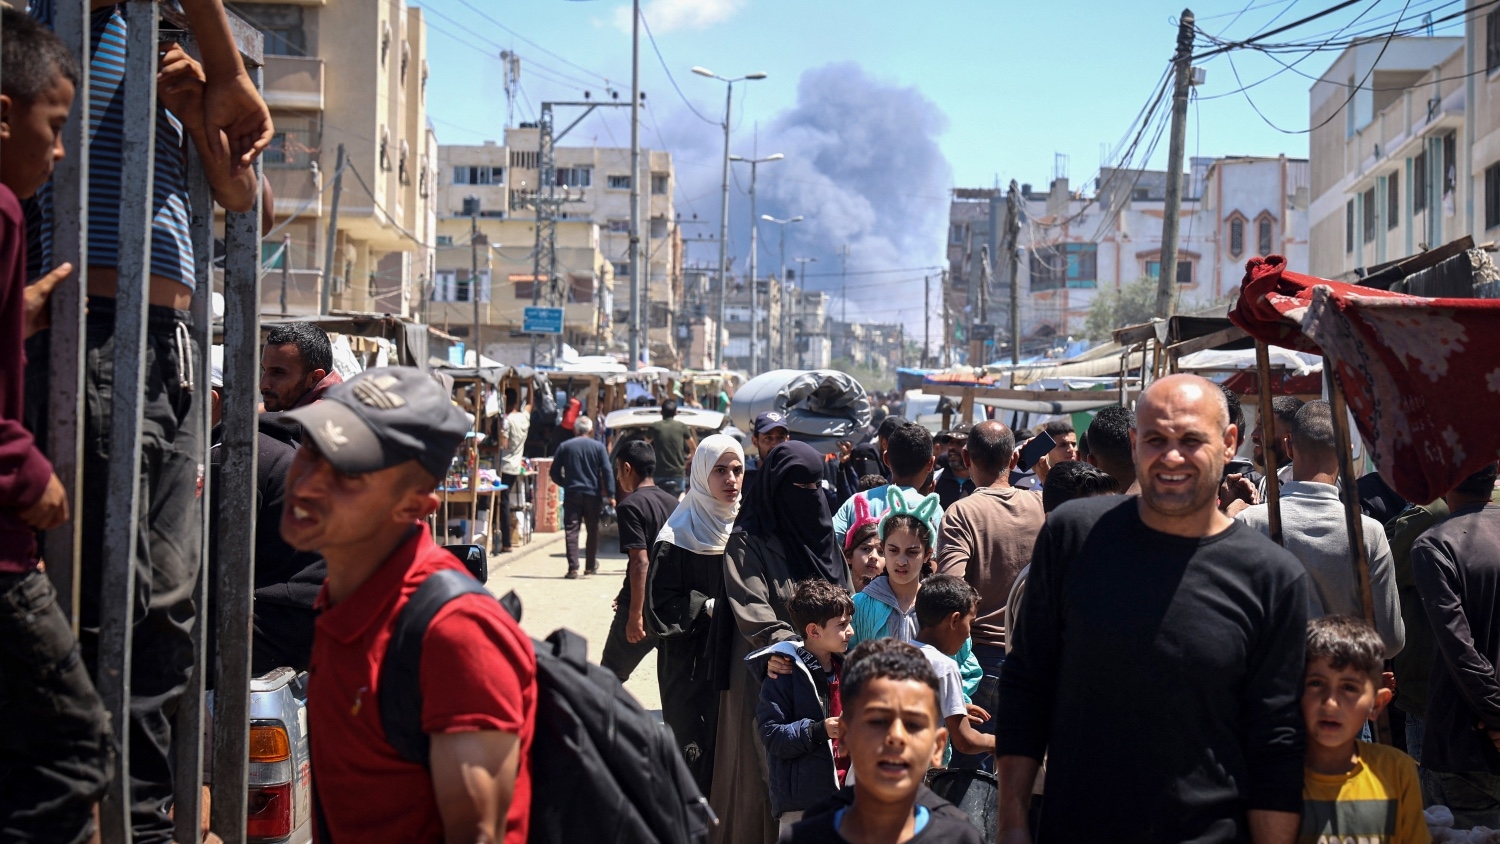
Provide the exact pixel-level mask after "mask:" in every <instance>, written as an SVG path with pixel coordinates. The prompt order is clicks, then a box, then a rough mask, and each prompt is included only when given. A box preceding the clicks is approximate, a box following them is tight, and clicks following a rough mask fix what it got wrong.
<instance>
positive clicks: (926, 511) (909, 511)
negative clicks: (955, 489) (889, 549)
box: [879, 484, 943, 549]
mask: <svg viewBox="0 0 1500 844" xmlns="http://www.w3.org/2000/svg"><path fill="white" fill-rule="evenodd" d="M885 503H886V509H885V513H884V514H883V515H882V516H881V517H880V528H879V530H880V539H881V540H882V541H884V540H885V537H886V532H887V531H888V530H889V525H890V520H891V517H892V516H911V517H912V518H914V519H916V520H917V521H919V522H921V523H922V524H923V525H924V526H926V528H927V547H928V548H931V549H936V548H937V535H938V522H939V521H940V520H941V519H942V509H943V505H942V503H941V500H940V499H939V498H938V496H937V493H935V492H933V493H928V494H927V496H926V497H925V498H923V499H922V500H921V501H918V502H917V503H916V504H915V505H912V504H908V503H907V501H906V493H905V491H903V490H902V489H901V488H900V487H898V486H896V485H895V484H891V485H890V486H888V487H886V495H885Z"/></svg>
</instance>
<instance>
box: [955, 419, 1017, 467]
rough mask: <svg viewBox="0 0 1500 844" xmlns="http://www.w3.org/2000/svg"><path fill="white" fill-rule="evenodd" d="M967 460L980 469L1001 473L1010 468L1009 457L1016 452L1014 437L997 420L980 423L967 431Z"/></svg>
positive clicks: (965, 445)
mask: <svg viewBox="0 0 1500 844" xmlns="http://www.w3.org/2000/svg"><path fill="white" fill-rule="evenodd" d="M964 448H966V449H968V450H969V460H970V461H971V462H972V463H973V464H974V465H975V466H978V467H979V468H981V469H984V470H986V471H991V472H1002V471H1004V470H1006V469H1008V468H1010V457H1011V455H1012V454H1014V453H1015V451H1016V435H1015V434H1013V433H1011V430H1010V429H1009V428H1007V427H1005V423H1003V422H1000V421H998V420H993V419H992V420H989V421H986V422H980V423H979V424H978V425H975V426H974V427H973V428H972V429H971V430H970V431H969V441H968V442H967V443H965V444H964Z"/></svg>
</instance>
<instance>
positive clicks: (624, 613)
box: [599, 440, 677, 683]
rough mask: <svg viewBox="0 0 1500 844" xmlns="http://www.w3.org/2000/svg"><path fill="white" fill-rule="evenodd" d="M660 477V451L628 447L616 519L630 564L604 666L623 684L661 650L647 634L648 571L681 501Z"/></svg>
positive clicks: (619, 466)
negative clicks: (663, 485) (657, 478)
mask: <svg viewBox="0 0 1500 844" xmlns="http://www.w3.org/2000/svg"><path fill="white" fill-rule="evenodd" d="M655 473H656V450H655V449H654V448H652V446H651V443H648V442H646V441H645V440H634V441H632V442H629V443H626V444H625V445H624V446H623V447H622V448H621V449H620V453H619V454H618V455H617V456H616V458H615V480H616V482H617V483H618V484H619V486H620V490H621V491H622V492H624V493H625V497H624V498H622V499H620V503H619V505H617V506H616V507H615V518H616V519H617V521H618V522H619V525H620V551H621V552H623V553H624V554H625V555H626V557H628V558H629V559H628V562H627V564H626V566H627V567H626V572H627V573H626V575H625V583H624V585H623V586H621V587H620V594H619V596H617V597H616V598H615V607H614V609H615V619H614V622H613V623H611V624H610V626H609V638H607V639H606V640H605V642H604V658H603V659H601V660H600V661H599V664H600V665H603V666H604V667H605V668H607V669H609V670H610V671H613V672H614V674H615V676H616V677H619V678H620V682H622V683H623V682H625V681H626V680H628V679H630V673H631V672H632V671H634V670H635V667H636V666H637V665H640V664H641V660H643V659H645V658H646V654H648V653H650V652H651V649H652V648H654V647H656V637H655V636H652V635H651V634H649V633H647V632H646V626H645V621H644V618H643V613H644V612H645V608H646V571H647V569H649V568H650V566H651V549H652V547H653V546H655V545H656V535H657V534H658V533H660V532H661V528H662V525H664V524H666V523H667V519H668V518H669V517H670V516H671V515H672V511H673V510H675V509H677V496H675V495H672V494H671V493H669V492H667V491H666V490H664V489H662V488H661V487H659V486H657V485H656V482H655V481H654V480H653V479H652V475H654V474H655Z"/></svg>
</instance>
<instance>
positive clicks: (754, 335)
mask: <svg viewBox="0 0 1500 844" xmlns="http://www.w3.org/2000/svg"><path fill="white" fill-rule="evenodd" d="M756 152H759V150H756ZM758 164H760V161H758V160H756V159H753V158H752V159H750V377H751V378H754V377H755V376H757V375H759V374H760V371H761V370H760V367H759V365H758V363H759V361H760V311H759V310H757V308H756V306H757V305H759V304H760V295H759V294H760V291H759V289H758V288H759V287H760V277H759V276H758V275H756V273H755V271H756V269H757V267H756V260H755V259H756V255H757V254H758V253H759V252H760V249H759V240H760V217H759V216H758V215H756V213H755V167H756V165H758ZM770 298H771V288H770V287H769V286H767V287H766V299H767V300H769V299H770ZM766 342H767V343H768V344H769V343H770V342H771V338H770V337H767V338H766Z"/></svg>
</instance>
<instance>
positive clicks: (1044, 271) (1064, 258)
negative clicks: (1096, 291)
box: [1031, 243, 1099, 291]
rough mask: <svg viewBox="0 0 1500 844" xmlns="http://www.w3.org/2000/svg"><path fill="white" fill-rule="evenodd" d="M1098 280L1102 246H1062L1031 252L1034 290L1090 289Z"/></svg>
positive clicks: (1062, 244) (1045, 247) (1065, 244)
mask: <svg viewBox="0 0 1500 844" xmlns="http://www.w3.org/2000/svg"><path fill="white" fill-rule="evenodd" d="M1098 278H1099V245H1098V244H1096V243H1059V244H1054V245H1051V246H1039V247H1034V248H1032V250H1031V289H1032V290H1034V291H1037V290H1056V289H1058V288H1060V287H1073V288H1090V287H1093V286H1094V285H1095V284H1096V283H1097V281H1098Z"/></svg>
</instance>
